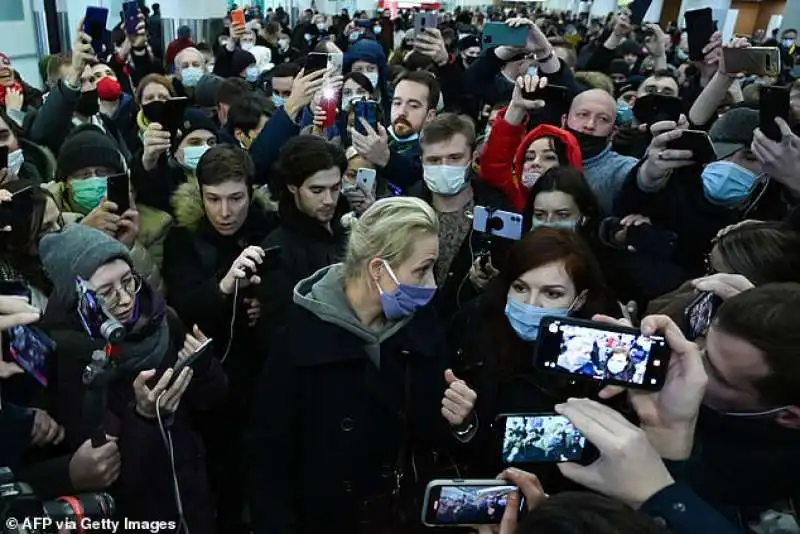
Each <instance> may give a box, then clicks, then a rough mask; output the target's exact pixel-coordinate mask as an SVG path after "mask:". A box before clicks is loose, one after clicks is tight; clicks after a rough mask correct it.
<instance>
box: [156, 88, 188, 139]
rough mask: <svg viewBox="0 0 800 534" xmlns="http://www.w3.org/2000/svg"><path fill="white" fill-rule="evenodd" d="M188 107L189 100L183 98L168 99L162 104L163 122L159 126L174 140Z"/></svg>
mask: <svg viewBox="0 0 800 534" xmlns="http://www.w3.org/2000/svg"><path fill="white" fill-rule="evenodd" d="M188 106H189V99H188V98H186V97H185V96H180V97H177V98H170V99H169V100H167V101H166V102H164V118H163V120H164V122H163V123H162V124H161V126H163V127H164V128H165V129H166V130H167V131H168V132H169V133H170V134H171V135H172V138H173V139H175V136H176V135H177V133H178V130H180V128H181V124H183V115H184V113H185V112H186V108H187V107H188Z"/></svg>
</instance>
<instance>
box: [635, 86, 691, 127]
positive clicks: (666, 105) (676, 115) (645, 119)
mask: <svg viewBox="0 0 800 534" xmlns="http://www.w3.org/2000/svg"><path fill="white" fill-rule="evenodd" d="M682 111H683V101H682V100H681V99H680V98H678V97H676V96H666V95H659V94H655V93H652V94H647V95H642V96H640V97H638V98H637V99H636V103H635V104H634V105H633V116H634V117H636V120H637V121H639V124H655V123H657V122H661V121H673V122H678V120H680V118H681V112H682Z"/></svg>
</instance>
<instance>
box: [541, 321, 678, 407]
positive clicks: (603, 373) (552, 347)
mask: <svg viewBox="0 0 800 534" xmlns="http://www.w3.org/2000/svg"><path fill="white" fill-rule="evenodd" d="M669 356H670V351H669V347H668V346H667V341H666V339H664V336H661V335H654V336H643V335H642V333H641V332H640V331H639V330H637V329H635V328H629V327H625V326H617V325H611V324H608V323H599V322H595V321H586V320H583V319H572V318H566V317H552V316H550V317H544V318H543V319H542V321H541V324H540V325H539V338H538V343H537V344H536V355H535V358H534V359H535V367H536V369H537V370H541V371H545V372H551V373H559V374H567V375H570V376H572V377H574V378H576V379H585V380H594V381H598V382H603V383H608V384H618V385H622V386H625V387H628V388H632V389H646V390H650V391H658V390H660V389H661V388H662V387H664V381H665V380H666V378H667V368H668V367H669Z"/></svg>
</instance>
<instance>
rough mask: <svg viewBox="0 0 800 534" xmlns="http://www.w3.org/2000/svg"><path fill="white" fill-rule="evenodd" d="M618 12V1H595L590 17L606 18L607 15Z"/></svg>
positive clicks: (590, 10)
mask: <svg viewBox="0 0 800 534" xmlns="http://www.w3.org/2000/svg"><path fill="white" fill-rule="evenodd" d="M616 10H617V0H594V2H592V7H591V9H589V16H590V17H591V18H595V17H597V18H604V17H605V16H606V15H608V14H609V13H613V12H615V11H616Z"/></svg>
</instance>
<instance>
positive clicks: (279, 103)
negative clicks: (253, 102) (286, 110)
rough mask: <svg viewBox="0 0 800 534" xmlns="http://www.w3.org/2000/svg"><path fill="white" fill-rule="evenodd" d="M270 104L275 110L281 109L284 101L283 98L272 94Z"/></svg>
mask: <svg viewBox="0 0 800 534" xmlns="http://www.w3.org/2000/svg"><path fill="white" fill-rule="evenodd" d="M272 103H273V104H275V107H276V108H279V107H281V106H282V105H284V104H285V103H286V99H285V98H283V97H282V96H281V95H276V94H274V93H273V94H272Z"/></svg>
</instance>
